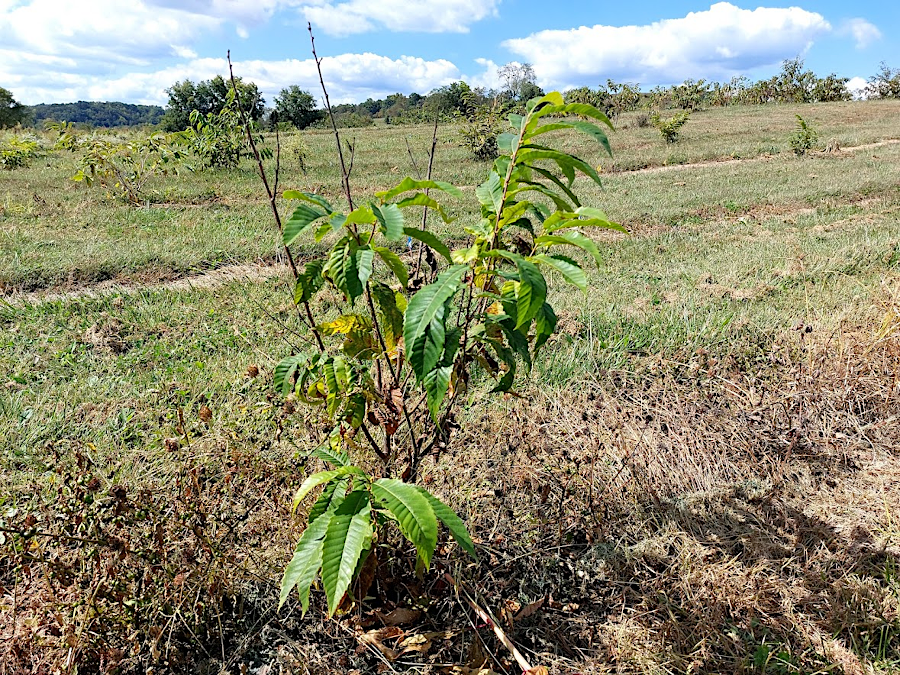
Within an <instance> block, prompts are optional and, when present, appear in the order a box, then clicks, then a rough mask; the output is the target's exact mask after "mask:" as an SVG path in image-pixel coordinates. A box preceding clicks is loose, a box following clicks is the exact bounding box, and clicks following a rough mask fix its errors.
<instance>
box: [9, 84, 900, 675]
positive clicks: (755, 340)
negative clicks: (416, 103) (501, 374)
mask: <svg viewBox="0 0 900 675" xmlns="http://www.w3.org/2000/svg"><path fill="white" fill-rule="evenodd" d="M797 113H799V114H801V115H802V116H803V117H804V119H806V120H807V121H808V122H810V123H811V124H813V125H814V126H815V127H817V128H818V129H819V131H820V133H821V135H822V141H823V143H822V145H823V147H824V145H825V144H826V143H827V144H828V145H829V151H827V152H826V151H822V150H817V151H815V152H812V153H810V154H809V155H807V156H805V157H796V156H795V155H794V154H793V153H792V152H790V149H789V146H788V136H789V134H790V133H791V131H792V130H793V128H794V123H795V120H796V118H795V114H797ZM898 119H900V102H897V101H868V102H850V103H830V104H815V105H802V106H793V105H779V106H769V107H734V108H726V109H714V110H709V111H705V112H700V113H695V114H694V115H693V116H692V117H691V119H690V121H689V122H688V124H687V125H686V126H685V127H684V129H683V133H682V139H681V140H680V141H679V142H678V143H676V144H673V145H666V144H665V143H663V142H662V141H661V140H660V138H659V136H658V134H657V132H656V130H655V129H653V128H652V127H647V126H642V125H641V123H640V122H641V121H640V120H639V116H638V115H637V114H636V113H629V114H627V115H623V116H622V117H621V118H620V119H618V120H617V121H616V123H617V127H618V130H617V131H616V132H615V133H613V134H611V137H610V141H611V144H612V146H613V150H614V157H613V158H612V159H610V158H609V157H607V156H605V155H601V154H600V153H599V152H597V151H596V149H595V148H594V147H592V146H590V145H589V144H588V142H587V141H582V140H580V139H575V138H573V137H569V136H560V137H558V139H557V140H556V142H557V143H559V144H561V145H562V146H563V147H565V148H567V149H568V150H570V151H574V152H575V153H576V154H578V155H580V156H583V157H584V158H585V159H586V160H588V161H590V162H591V163H592V164H594V165H597V164H599V165H601V167H602V171H603V178H604V187H603V189H599V188H596V187H593V186H589V185H588V184H587V183H586V182H585V183H584V184H581V183H579V186H578V187H579V190H580V192H581V194H583V195H584V200H583V201H584V202H585V203H588V204H590V205H593V206H598V207H600V208H603V209H604V210H605V211H606V212H607V214H608V215H609V217H610V218H611V219H612V220H615V221H617V222H620V223H622V224H623V225H624V226H625V227H626V228H627V229H628V230H629V233H630V234H629V235H628V236H624V235H619V234H603V235H600V236H597V237H596V240H597V241H598V243H599V244H600V245H601V249H602V251H603V252H604V264H603V265H602V266H600V268H599V269H596V270H594V271H593V272H592V274H591V280H590V281H591V285H590V290H589V292H588V293H587V294H581V293H579V292H577V291H572V290H560V291H558V296H557V306H558V307H561V308H562V311H560V328H561V332H560V334H559V336H558V337H557V338H555V339H554V341H553V342H552V344H551V345H550V347H549V349H548V350H547V352H546V353H545V358H544V359H543V360H541V361H539V362H538V363H537V364H535V368H534V370H533V372H532V373H531V374H530V375H529V378H528V384H527V386H526V387H524V388H523V389H521V390H520V393H521V394H522V396H521V397H490V396H489V395H488V394H487V393H486V392H487V387H481V388H478V387H475V388H473V391H472V393H471V394H470V399H471V401H470V402H475V401H479V402H480V401H489V403H488V406H487V408H486V409H487V410H488V412H487V413H484V414H478V415H475V414H472V413H468V414H464V415H463V417H462V420H463V423H462V428H461V429H460V430H459V431H458V432H457V435H456V436H455V438H454V441H453V443H452V444H451V445H450V446H449V447H447V448H446V449H444V450H443V451H442V452H441V453H440V454H439V455H438V456H436V457H434V458H433V459H432V461H431V462H430V463H429V464H428V466H427V467H426V469H425V474H426V475H425V482H426V483H427V484H428V486H429V488H430V489H432V490H433V491H434V492H435V493H436V494H438V495H439V496H440V497H441V498H443V499H444V500H445V501H447V502H448V503H449V504H451V505H452V506H453V507H454V508H456V509H457V511H458V512H459V513H460V514H461V515H463V517H464V519H465V520H466V522H467V524H468V525H469V528H470V530H471V531H472V533H473V536H474V537H475V539H476V543H477V544H478V547H479V551H480V555H481V559H480V562H479V563H472V562H469V561H467V560H465V559H464V558H463V557H462V556H461V555H460V552H459V550H458V549H456V548H454V547H452V546H449V545H448V546H446V547H442V548H441V549H439V553H438V554H437V555H436V568H437V571H432V572H431V573H429V574H426V576H425V578H424V580H422V581H419V580H417V579H416V578H415V576H414V575H413V574H412V573H411V569H410V563H409V561H410V560H411V557H410V556H409V555H408V552H400V553H398V554H397V555H396V560H394V561H393V563H392V566H391V567H390V568H389V569H386V570H385V572H384V575H385V576H383V577H382V578H380V579H379V580H378V582H377V583H378V584H380V585H379V586H378V590H379V593H378V594H377V595H378V598H377V602H375V604H374V605H372V606H366V605H364V606H363V607H362V608H358V609H355V610H354V611H353V612H352V613H351V615H349V616H345V617H343V618H341V619H337V620H330V621H327V620H325V619H324V613H323V612H322V611H321V607H322V604H323V603H322V599H321V597H318V596H320V595H321V593H319V594H318V596H317V595H316V594H315V593H314V596H316V597H315V598H314V602H313V609H312V610H311V612H310V613H309V614H307V615H306V617H305V618H301V616H300V611H299V607H294V606H292V605H293V604H294V602H293V601H291V602H289V603H288V605H287V606H286V607H285V608H283V609H282V610H281V611H278V609H277V595H278V592H277V587H278V581H279V579H280V574H281V571H282V570H283V568H284V565H285V564H286V562H287V561H288V560H289V558H290V555H291V552H292V547H293V545H294V543H295V542H296V539H297V537H298V535H299V532H300V530H301V527H300V522H299V521H298V520H296V519H295V518H292V516H291V514H290V506H291V505H290V499H291V496H292V494H293V491H294V490H295V489H296V487H297V486H298V485H299V484H300V483H301V482H302V480H303V478H304V477H305V476H306V475H307V474H308V473H309V472H310V471H312V470H316V469H318V468H321V464H320V463H318V461H317V460H311V459H308V458H307V456H306V452H307V451H308V449H309V448H310V447H311V445H312V443H313V438H314V436H315V433H316V431H317V430H316V429H314V428H311V427H310V424H309V421H308V420H307V419H305V418H304V417H303V415H302V414H301V413H300V412H298V411H297V410H296V409H294V406H293V405H291V404H289V403H288V404H285V403H284V401H283V400H282V399H280V398H279V397H276V396H275V394H274V392H273V389H272V385H271V380H272V370H273V368H274V366H275V364H276V363H277V362H278V361H279V360H280V358H281V357H283V356H284V355H285V354H286V353H287V352H288V350H289V349H290V343H291V338H292V334H293V332H294V331H302V328H301V327H300V325H299V322H298V321H297V317H296V314H295V313H293V312H292V302H291V297H292V289H291V288H290V284H289V282H288V275H287V274H286V271H285V269H284V266H283V264H282V260H281V258H280V254H279V246H278V236H277V234H276V233H275V232H274V230H273V226H272V222H271V217H270V215H269V213H268V204H267V203H266V201H265V199H264V196H263V190H262V186H261V184H260V181H259V178H258V176H257V175H256V174H255V169H254V166H253V165H252V164H251V163H249V162H247V163H245V164H244V165H242V166H241V167H240V168H239V169H236V170H233V171H202V172H201V171H198V172H195V173H183V174H181V175H179V176H177V177H172V176H170V177H165V178H160V179H158V180H157V182H156V183H154V184H153V185H152V186H151V190H150V192H149V194H150V195H151V196H150V198H149V199H148V201H147V203H146V204H145V205H143V206H141V207H138V208H136V207H131V206H127V205H126V204H124V203H123V202H121V201H120V200H117V199H116V198H114V197H112V196H109V195H106V194H104V192H103V191H102V190H97V189H94V190H90V189H86V188H85V186H84V185H81V184H77V183H74V182H72V181H71V180H69V178H70V177H71V175H72V174H73V173H74V171H75V168H76V167H75V164H76V158H75V157H73V156H72V155H71V154H67V153H65V152H60V151H47V152H46V153H45V154H44V155H43V156H41V157H40V158H39V159H38V160H36V161H34V162H33V163H32V165H31V167H30V168H27V169H19V170H15V171H10V172H3V173H2V174H0V289H2V290H3V293H4V296H3V299H2V300H0V322H2V327H3V331H2V337H0V345H2V349H0V369H2V372H3V373H4V375H3V381H2V382H0V386H2V390H0V438H2V441H0V448H2V454H0V461H2V466H3V471H2V474H0V547H2V548H3V550H4V557H3V563H2V569H0V595H2V599H0V606H2V610H0V674H5V673H20V672H22V673H43V672H76V670H77V672H122V673H132V672H134V673H137V672H145V671H146V672H149V671H148V670H147V669H148V668H153V672H154V673H157V674H159V673H165V672H204V673H219V672H231V673H237V672H258V673H263V672H265V673H274V672H284V673H309V672H315V673H318V672H322V673H326V672H351V671H357V672H391V671H393V672H421V673H427V672H455V673H478V672H487V671H479V668H481V667H482V666H483V667H484V668H486V669H493V670H494V671H496V672H504V671H505V672H514V664H511V663H510V660H509V654H508V653H507V652H506V651H505V649H504V647H503V646H502V644H501V643H500V642H499V641H497V640H496V639H495V637H494V634H493V632H492V631H491V629H490V627H489V626H485V625H484V623H483V622H482V621H481V620H480V619H478V618H477V617H476V616H475V615H474V614H472V613H471V612H470V610H469V606H468V605H467V604H466V603H465V601H464V599H463V598H457V597H455V596H454V594H453V593H452V591H451V590H450V589H449V588H448V587H447V586H446V584H445V583H443V581H442V578H441V574H440V573H439V572H441V571H451V572H453V574H454V576H456V577H457V578H461V579H465V580H467V582H468V584H469V586H470V587H471V588H472V589H473V590H472V592H473V594H474V596H473V597H475V600H476V601H477V603H479V604H480V605H481V606H483V607H489V608H490V609H491V610H492V611H493V612H494V614H495V615H496V616H497V617H498V622H499V623H500V624H501V625H502V627H503V629H504V630H505V631H506V633H507V634H508V636H509V637H510V639H511V640H512V641H513V642H514V643H515V644H516V645H517V646H518V647H519V649H521V650H522V652H523V653H524V654H526V655H527V657H528V659H529V660H530V661H531V663H532V665H537V664H544V665H546V666H547V667H548V668H549V669H550V672H554V673H556V672H558V673H606V672H616V673H736V672H743V673H848V674H856V673H891V672H897V669H900V547H898V537H900V464H898V461H900V458H898V451H897V448H898V447H900V432H898V431H897V429H898V424H897V421H898V419H900V417H898V416H900V405H898V404H900V389H898V380H897V373H898V372H900V331H898V330H897V329H898V328H900V269H898V266H900V127H898V126H897V120H898ZM431 133H432V131H431V129H430V128H426V127H396V128H395V127H385V126H379V127H376V128H371V129H359V130H349V131H348V132H347V139H348V140H351V141H352V142H353V144H354V145H355V148H356V153H355V158H354V168H353V172H352V176H351V182H352V183H353V185H354V188H355V189H356V190H357V192H358V193H359V194H361V195H371V194H372V193H374V192H375V191H376V190H379V189H386V188H388V187H390V186H391V185H393V184H395V183H396V182H398V181H399V180H400V179H401V178H403V177H404V176H405V175H408V174H412V175H415V169H414V167H413V166H412V160H411V158H410V155H412V157H413V158H414V160H415V162H416V165H417V166H418V168H420V169H421V168H423V167H424V165H425V164H426V163H427V156H426V153H427V148H428V147H429V146H430V140H431ZM458 139H459V136H458V132H457V130H456V129H455V128H454V127H452V126H447V127H441V128H439V130H438V149H437V155H436V159H435V168H434V175H435V177H436V178H438V179H440V180H446V181H449V182H452V183H454V184H456V185H458V186H460V187H462V188H463V198H462V199H448V200H446V201H445V204H446V206H447V208H448V210H449V211H451V213H453V214H454V215H455V216H457V217H458V221H457V222H455V223H452V224H450V225H449V226H443V225H439V224H438V223H437V222H435V223H434V224H433V225H432V226H433V227H445V228H447V231H449V233H450V234H455V233H456V232H458V233H459V237H460V240H461V239H462V236H463V232H462V230H461V229H460V224H461V223H466V222H469V221H470V220H472V219H474V218H476V216H477V214H476V208H477V201H476V200H475V199H474V196H473V188H474V186H475V185H477V184H479V183H480V182H481V181H482V180H483V175H484V174H485V172H486V165H483V164H479V163H477V162H474V161H472V160H471V159H469V157H468V156H467V151H466V150H465V149H464V148H462V147H460V146H459V144H458ZM282 141H283V148H282V157H283V165H284V166H283V171H282V174H281V188H282V189H284V188H298V189H304V190H310V191H316V192H319V193H320V194H323V195H325V196H327V197H328V198H329V199H333V200H335V201H339V200H340V195H341V189H340V177H339V172H338V169H337V168H336V163H335V161H334V160H333V157H334V138H333V136H332V135H330V134H328V133H325V132H304V133H302V134H295V135H288V136H286V137H285V138H283V139H282ZM269 143H270V144H272V140H271V139H270V141H269ZM301 146H302V147H304V148H305V150H306V161H305V171H304V170H302V169H301V166H300V164H299V162H298V160H297V155H296V149H297V148H298V147H301ZM407 146H408V147H409V148H410V149H411V150H410V151H408V150H407ZM284 208H285V210H287V208H288V207H287V205H285V207H284ZM560 288H561V287H560ZM473 408H474V406H473ZM405 609H410V610H411V612H410V613H409V615H408V616H407V617H404V618H405V620H404V621H402V622H399V620H398V621H394V620H392V619H391V618H390V616H391V613H392V611H393V612H396V611H398V610H405ZM393 616H394V617H396V616H399V615H397V614H394V615H393ZM398 622H399V623H400V625H399V626H395V625H393V624H395V623H398ZM376 629H378V630H379V631H380V632H375V631H376ZM404 649H406V651H405V653H403V654H400V653H399V652H401V651H403V650H404ZM267 667H268V668H269V670H265V668H267ZM453 668H456V670H452V669H453Z"/></svg>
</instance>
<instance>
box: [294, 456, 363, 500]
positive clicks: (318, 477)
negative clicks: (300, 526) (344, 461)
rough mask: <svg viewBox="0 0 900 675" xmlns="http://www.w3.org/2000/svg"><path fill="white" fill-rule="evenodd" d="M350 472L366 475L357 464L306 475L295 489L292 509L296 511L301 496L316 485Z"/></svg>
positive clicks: (301, 498) (304, 495)
mask: <svg viewBox="0 0 900 675" xmlns="http://www.w3.org/2000/svg"><path fill="white" fill-rule="evenodd" d="M350 474H354V475H357V476H365V475H366V474H365V472H364V471H363V470H362V469H360V468H359V467H358V466H341V467H338V468H337V469H332V470H331V471H318V472H316V473H314V474H313V475H311V476H309V477H307V479H306V480H305V481H303V484H302V485H301V486H300V489H299V490H297V492H296V494H294V504H293V508H292V510H293V511H296V510H297V507H298V506H300V502H302V501H303V498H304V497H306V495H308V494H309V493H310V492H312V491H313V490H314V489H315V488H317V487H318V486H320V485H324V484H325V483H330V482H331V481H333V480H334V479H335V478H340V477H342V476H348V475H350Z"/></svg>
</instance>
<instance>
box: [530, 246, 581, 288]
mask: <svg viewBox="0 0 900 675" xmlns="http://www.w3.org/2000/svg"><path fill="white" fill-rule="evenodd" d="M531 260H533V261H535V262H537V263H539V264H542V265H547V266H548V267H552V268H553V269H555V270H556V271H557V272H559V273H560V274H561V275H562V276H563V278H564V279H565V280H566V281H568V282H569V283H570V284H572V285H573V286H576V287H577V288H579V289H580V290H582V291H586V290H587V275H586V274H585V273H584V270H583V269H581V266H580V265H579V264H578V263H576V262H575V261H574V260H571V259H569V258H565V257H563V256H551V255H546V254H544V253H540V254H538V255H536V256H532V257H531Z"/></svg>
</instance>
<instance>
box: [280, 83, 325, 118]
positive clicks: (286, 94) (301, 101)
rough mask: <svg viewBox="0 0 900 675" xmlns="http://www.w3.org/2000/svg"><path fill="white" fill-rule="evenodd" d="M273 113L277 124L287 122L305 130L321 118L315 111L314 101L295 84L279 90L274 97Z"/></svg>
mask: <svg viewBox="0 0 900 675" xmlns="http://www.w3.org/2000/svg"><path fill="white" fill-rule="evenodd" d="M275 113H276V114H277V117H278V121H279V122H288V123H290V124H291V125H292V126H294V127H295V128H297V129H305V128H306V127H308V126H309V125H311V124H313V123H315V122H316V121H318V120H320V119H322V118H323V115H322V111H321V110H316V100H315V99H314V98H313V95H312V94H310V93H309V92H308V91H304V90H303V89H301V88H300V87H298V86H297V85H296V84H293V85H291V86H290V87H287V88H285V89H282V90H281V93H279V94H278V96H276V97H275Z"/></svg>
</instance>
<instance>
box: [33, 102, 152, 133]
mask: <svg viewBox="0 0 900 675" xmlns="http://www.w3.org/2000/svg"><path fill="white" fill-rule="evenodd" d="M28 112H29V115H30V120H31V123H32V124H34V125H35V126H40V125H42V124H43V122H44V120H53V121H56V122H63V121H65V122H74V123H76V124H90V125H91V126H95V127H130V126H136V125H139V124H157V123H158V122H159V120H160V118H162V116H163V109H162V107H160V106H158V105H135V104H133V103H120V102H118V101H110V102H100V101H78V102H77V103H41V104H39V105H34V106H29V108H28Z"/></svg>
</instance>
